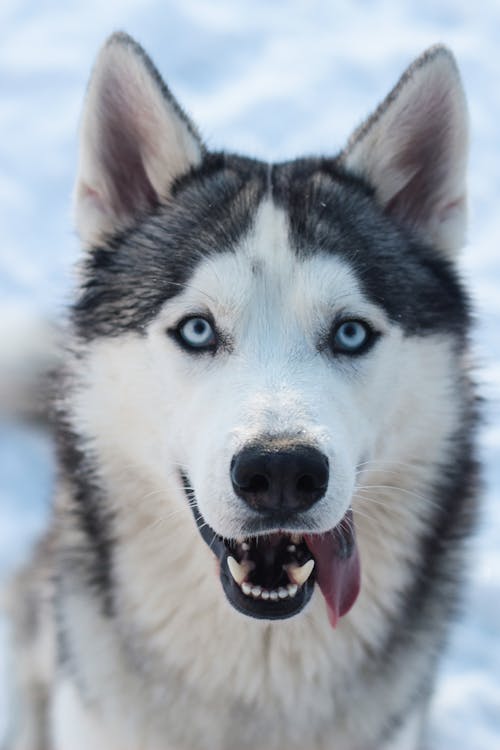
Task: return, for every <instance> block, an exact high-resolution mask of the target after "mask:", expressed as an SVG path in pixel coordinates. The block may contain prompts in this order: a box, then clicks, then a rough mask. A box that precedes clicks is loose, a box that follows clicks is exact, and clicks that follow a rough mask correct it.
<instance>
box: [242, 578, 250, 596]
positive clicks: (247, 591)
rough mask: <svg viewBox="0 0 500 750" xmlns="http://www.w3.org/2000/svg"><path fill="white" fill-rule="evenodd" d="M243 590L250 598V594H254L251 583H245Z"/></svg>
mask: <svg viewBox="0 0 500 750" xmlns="http://www.w3.org/2000/svg"><path fill="white" fill-rule="evenodd" d="M241 590H242V591H243V593H244V594H246V595H247V596H249V594H251V593H252V586H251V584H250V583H247V581H245V582H244V583H242V584H241Z"/></svg>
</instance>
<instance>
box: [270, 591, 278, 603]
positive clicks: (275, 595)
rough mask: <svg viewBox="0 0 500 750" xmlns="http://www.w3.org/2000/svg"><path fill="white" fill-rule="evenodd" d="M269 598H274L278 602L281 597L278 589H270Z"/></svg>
mask: <svg viewBox="0 0 500 750" xmlns="http://www.w3.org/2000/svg"><path fill="white" fill-rule="evenodd" d="M269 598H270V599H272V600H273V602H276V601H277V600H278V599H279V594H278V592H277V591H270V592H269Z"/></svg>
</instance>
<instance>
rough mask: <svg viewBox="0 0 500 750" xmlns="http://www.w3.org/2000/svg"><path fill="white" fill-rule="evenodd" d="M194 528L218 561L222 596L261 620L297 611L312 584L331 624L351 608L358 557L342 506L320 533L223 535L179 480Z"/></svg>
mask: <svg viewBox="0 0 500 750" xmlns="http://www.w3.org/2000/svg"><path fill="white" fill-rule="evenodd" d="M184 486H185V489H186V494H187V495H188V498H189V502H190V506H191V509H192V511H193V515H194V517H195V520H196V524H197V527H198V530H199V532H200V534H201V536H202V538H203V539H204V540H205V542H206V543H207V544H208V546H209V547H210V549H211V550H212V552H213V553H214V554H215V556H216V557H217V558H218V560H219V565H220V579H221V583H222V587H223V589H224V593H225V594H226V597H227V599H228V600H229V602H230V603H231V604H232V605H233V607H234V608H235V609H237V610H238V611H239V612H241V613H243V614H245V615H248V616H250V617H256V618H258V619H265V620H281V619H285V618H288V617H293V616H294V615H296V614H298V613H299V612H300V611H301V610H302V609H304V607H305V606H306V604H307V603H308V602H309V600H310V598H311V596H312V594H313V591H314V586H315V584H316V583H317V584H318V586H319V588H320V590H321V593H322V594H323V596H324V599H325V602H326V605H327V611H328V617H329V620H330V623H331V624H332V626H333V627H335V626H336V625H337V622H338V620H339V618H340V617H342V616H343V615H345V614H346V613H347V612H348V611H349V610H350V609H351V607H352V605H353V604H354V602H355V601H356V598H357V596H358V593H359V589H360V562H359V553H358V547H357V544H356V537H355V531H354V525H353V519H352V512H351V511H348V512H347V513H346V514H345V516H344V517H343V519H342V520H341V521H340V523H339V524H338V525H337V526H336V527H335V528H334V529H331V530H330V531H328V532H326V533H324V534H311V533H307V534H303V535H302V534H295V533H289V532H286V531H273V532H271V533H266V534H260V535H258V536H248V537H245V538H241V539H229V540H228V539H224V538H222V537H221V536H219V535H218V534H217V533H216V532H215V531H214V530H213V529H212V528H211V527H210V526H209V525H208V524H207V522H206V521H205V519H204V518H203V516H202V515H201V513H200V510H199V508H198V506H197V504H196V499H195V497H194V494H193V492H192V490H190V489H188V487H189V484H188V482H187V481H185V482H184Z"/></svg>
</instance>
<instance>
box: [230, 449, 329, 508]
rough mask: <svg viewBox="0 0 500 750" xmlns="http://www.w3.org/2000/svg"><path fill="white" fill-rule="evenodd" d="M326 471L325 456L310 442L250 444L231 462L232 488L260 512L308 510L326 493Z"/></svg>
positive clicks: (326, 461)
mask: <svg viewBox="0 0 500 750" xmlns="http://www.w3.org/2000/svg"><path fill="white" fill-rule="evenodd" d="M328 474H329V470H328V458H327V457H326V456H325V455H324V454H323V453H321V452H320V451H319V450H317V449H316V448H313V447H311V446H309V445H298V446H293V447H291V448H288V449H287V450H276V451H274V450H269V449H267V450H266V449H264V448H262V447H260V446H259V447H256V446H251V447H247V448H244V449H243V450H241V451H240V452H239V453H237V454H236V455H235V456H234V457H233V460H232V462H231V481H232V483H233V487H234V491H235V492H236V494H237V495H238V496H239V497H241V498H242V499H243V500H244V501H245V502H246V503H247V504H248V505H250V507H252V508H254V510H258V511H260V512H262V513H273V512H275V511H278V510H281V511H295V512H297V511H304V510H307V509H308V508H310V507H311V506H312V505H314V503H316V502H317V501H318V500H320V499H321V498H322V497H323V495H324V494H325V492H326V488H327V486H328Z"/></svg>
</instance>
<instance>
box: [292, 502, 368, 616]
mask: <svg viewBox="0 0 500 750" xmlns="http://www.w3.org/2000/svg"><path fill="white" fill-rule="evenodd" d="M305 541H306V544H307V546H308V547H309V549H310V551H311V553H312V555H313V556H314V559H315V561H316V568H315V570H316V581H317V583H318V585H319V587H320V589H321V593H322V594H323V596H324V597H325V601H326V606H327V609H328V618H329V620H330V623H331V625H332V627H335V626H336V625H337V622H338V620H339V617H342V616H343V615H345V614H346V613H347V612H349V610H350V609H351V607H352V605H353V604H354V602H355V601H356V599H357V596H358V594H359V588H360V585H361V579H360V563H359V553H358V546H357V544H356V538H355V536H354V527H353V524H352V517H351V514H350V513H348V514H347V515H346V516H345V517H344V519H343V520H342V521H341V523H340V524H339V526H338V527H337V530H335V531H333V532H329V533H327V534H321V535H319V534H307V535H306V536H305Z"/></svg>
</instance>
